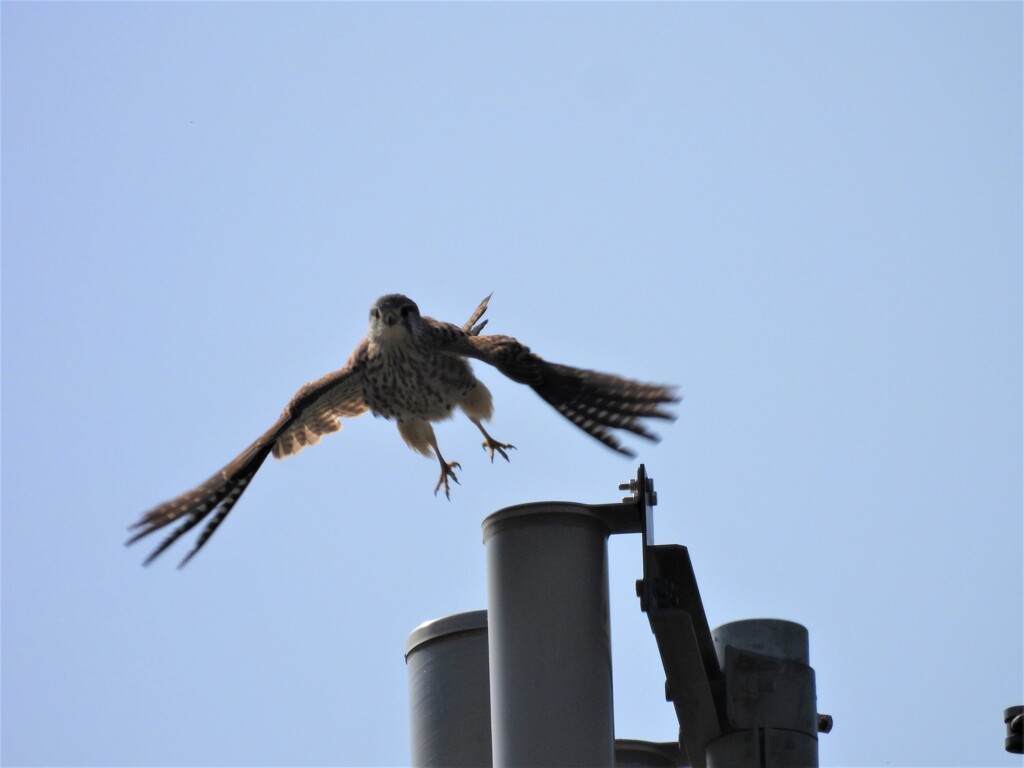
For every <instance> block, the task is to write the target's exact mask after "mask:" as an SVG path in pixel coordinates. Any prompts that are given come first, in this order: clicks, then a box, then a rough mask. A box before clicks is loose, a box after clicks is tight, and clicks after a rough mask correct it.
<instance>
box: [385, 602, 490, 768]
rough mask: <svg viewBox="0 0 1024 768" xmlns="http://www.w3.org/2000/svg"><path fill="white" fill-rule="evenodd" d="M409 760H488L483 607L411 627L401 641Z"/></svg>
mask: <svg viewBox="0 0 1024 768" xmlns="http://www.w3.org/2000/svg"><path fill="white" fill-rule="evenodd" d="M405 661H406V665H407V667H408V670H409V709H410V712H409V714H410V718H409V725H410V731H411V736H412V765H413V766H415V768H433V767H434V766H438V767H439V766H466V767H467V768H469V767H472V768H483V767H484V766H490V764H491V710H490V693H489V690H488V683H487V675H488V672H487V611H472V612H470V613H457V614H454V615H452V616H445V617H444V618H441V619H437V620H435V621H428V622H426V623H425V624H421V625H420V626H418V627H416V629H414V630H413V631H412V633H411V634H410V635H409V639H408V640H406V643H405Z"/></svg>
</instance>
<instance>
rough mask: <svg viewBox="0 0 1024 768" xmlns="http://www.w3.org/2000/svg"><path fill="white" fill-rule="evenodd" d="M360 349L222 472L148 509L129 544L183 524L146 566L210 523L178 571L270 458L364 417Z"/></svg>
mask: <svg viewBox="0 0 1024 768" xmlns="http://www.w3.org/2000/svg"><path fill="white" fill-rule="evenodd" d="M362 349H363V347H362V345H361V346H360V347H359V348H358V349H357V350H356V352H355V353H353V356H352V358H351V359H350V360H349V365H347V366H345V367H344V368H342V369H341V370H339V371H335V372H334V373H330V374H328V375H326V376H324V377H323V378H320V379H318V380H316V381H313V382H310V383H309V384H306V385H305V386H304V387H302V388H301V389H300V390H299V391H298V392H297V393H296V394H295V397H293V398H292V400H291V402H290V403H288V407H287V408H285V409H284V412H283V413H282V414H281V417H280V418H279V419H278V420H277V422H276V423H275V424H274V425H273V426H272V427H271V428H270V429H268V430H267V431H266V432H264V433H263V434H262V435H261V436H260V437H259V438H258V439H257V440H256V441H255V442H254V443H253V444H252V445H250V446H249V447H248V448H246V449H245V450H244V451H242V452H241V453H240V454H239V455H238V456H237V457H235V459H234V460H233V461H232V462H231V463H230V464H228V465H227V466H226V467H224V468H223V469H222V470H220V472H218V473H216V474H215V475H214V476H213V477H211V478H210V479H209V480H207V481H206V482H204V483H200V484H199V485H197V486H196V487H195V488H193V489H191V490H189V491H186V492H185V493H183V494H181V495H180V496H178V497H176V498H174V499H171V500H170V501H166V502H164V503H163V504H161V505H160V506H158V507H156V508H154V509H152V510H150V511H149V512H147V513H146V514H145V515H143V516H142V518H141V519H140V520H139V521H138V522H137V523H135V524H134V525H132V526H131V528H130V530H134V531H136V533H135V534H134V535H133V536H132V537H131V538H130V539H129V540H128V542H127V543H128V544H133V543H134V542H136V541H138V540H139V539H142V538H145V537H146V536H149V535H150V534H151V533H153V532H155V531H157V530H159V529H161V528H163V527H164V526H167V525H170V524H171V523H174V522H177V521H179V520H180V521H181V523H180V525H178V527H177V528H175V529H174V530H173V531H172V532H171V533H170V534H169V535H168V536H167V537H166V538H165V539H164V540H163V541H162V542H161V543H160V545H159V546H158V547H157V548H156V549H155V550H154V551H153V552H152V553H151V554H150V555H149V557H148V558H146V561H145V564H146V565H149V563H151V562H153V560H154V559H156V558H157V557H158V556H159V555H160V554H161V553H163V552H164V551H165V550H166V549H167V548H168V547H170V546H171V545H172V544H173V543H174V542H176V541H177V540H178V539H180V538H181V537H182V536H184V535H185V534H186V533H188V532H189V531H190V530H192V529H193V528H194V527H195V526H196V525H198V524H199V523H201V522H202V521H203V520H206V519H208V521H207V523H206V527H205V528H204V529H203V532H202V533H201V534H200V536H199V538H198V539H197V540H196V543H195V546H194V547H193V548H192V550H191V551H190V552H189V553H188V554H187V555H186V556H185V559H184V560H182V561H181V564H180V565H179V566H178V567H179V568H180V567H182V566H184V565H185V564H186V563H187V562H188V561H189V560H191V559H192V558H193V557H194V556H195V554H196V553H197V552H198V551H199V550H200V549H202V548H203V545H204V544H206V542H207V541H208V540H209V539H210V537H211V536H212V535H213V533H214V531H216V530H217V528H218V527H219V526H220V524H221V523H222V522H224V518H225V517H227V516H228V513H229V512H231V509H232V507H234V506H235V504H236V503H237V502H238V499H239V497H241V495H242V493H243V492H244V491H245V489H246V488H247V487H248V486H249V482H250V481H251V480H252V478H253V477H254V476H255V475H256V473H257V472H258V471H259V469H260V467H261V466H263V462H264V461H266V459H267V456H269V455H270V454H271V453H273V454H274V456H276V457H278V458H282V457H284V456H289V455H291V454H293V453H297V452H299V451H300V450H302V448H304V447H305V446H306V445H313V444H315V443H317V442H319V440H320V437H321V436H322V435H324V434H327V433H330V432H337V431H338V430H339V429H341V424H340V422H339V421H338V419H339V418H341V417H343V416H349V417H351V416H358V415H360V414H361V413H363V412H365V411H366V410H367V406H366V403H365V402H364V401H363V396H362V382H361V375H360V370H361V369H360V366H359V362H360V361H361V356H360V355H359V353H360V351H361V350H362Z"/></svg>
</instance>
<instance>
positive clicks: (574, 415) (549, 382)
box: [458, 335, 679, 456]
mask: <svg viewBox="0 0 1024 768" xmlns="http://www.w3.org/2000/svg"><path fill="white" fill-rule="evenodd" d="M458 346H459V347H460V351H462V352H463V353H464V354H466V355H467V356H468V357H473V358H475V359H477V360H480V361H482V362H485V363H487V364H489V365H493V366H494V367H495V368H497V369H498V370H499V371H501V372H502V373H503V374H505V375H506V376H508V377H509V378H510V379H512V380H513V381H517V382H519V383H521V384H526V385H528V386H530V387H531V388H532V389H533V391H534V392H536V393H537V394H538V395H540V396H541V397H542V398H543V399H544V401H545V402H547V403H548V404H550V405H551V406H552V407H554V408H555V410H557V411H558V412H559V413H560V414H562V415H563V416H564V417H565V418H567V419H569V421H571V422H572V423H573V424H575V425H576V426H577V427H579V428H580V429H582V430H583V431H584V432H586V433H587V434H589V435H591V436H592V437H594V438H596V439H597V440H600V441H601V442H602V443H604V444H605V445H607V446H608V447H609V448H611V449H613V450H615V451H618V452H619V453H623V454H625V455H627V456H633V455H635V454H634V453H633V452H632V451H631V450H629V449H628V448H625V447H623V445H622V444H621V443H620V442H619V440H618V438H617V436H616V435H615V434H614V433H613V432H612V431H611V430H613V429H621V430H625V431H627V432H632V433H633V434H635V435H639V436H640V437H643V438H646V439H648V440H653V441H657V440H658V436H657V435H655V434H654V433H653V432H651V431H649V430H648V429H647V428H646V427H645V426H644V424H643V423H642V422H641V421H640V420H641V419H644V418H653V419H667V420H674V419H675V416H674V415H673V414H672V413H671V412H669V411H668V410H665V409H664V408H663V407H662V406H664V405H666V404H669V403H676V402H679V397H678V396H677V395H676V390H675V387H669V386H663V385H660V384H646V383H644V382H641V381H635V380H633V379H625V378H622V377H621V376H614V375H612V374H609V373H599V372H598V371H591V370H587V369H584V368H573V367H572V366H568V365H560V364H558V363H549V362H547V361H546V360H544V359H543V358H541V357H540V356H538V355H536V354H534V353H533V352H531V351H530V348H529V347H527V346H526V345H525V344H522V343H520V342H519V341H518V340H516V339H514V338H512V337H511V336H498V335H495V336H466V337H463V339H462V340H461V341H460V343H459V344H458Z"/></svg>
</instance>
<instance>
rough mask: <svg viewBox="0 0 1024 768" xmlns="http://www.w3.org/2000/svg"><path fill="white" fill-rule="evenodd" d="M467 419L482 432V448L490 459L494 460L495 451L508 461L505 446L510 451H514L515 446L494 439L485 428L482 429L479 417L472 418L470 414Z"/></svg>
mask: <svg viewBox="0 0 1024 768" xmlns="http://www.w3.org/2000/svg"><path fill="white" fill-rule="evenodd" d="M469 420H470V421H472V422H473V423H474V424H476V428H477V429H479V430H480V432H482V433H483V436H484V441H483V443H481V445H483V448H484V450H485V451H487V452H488V453H489V454H490V455H491V461H492V462H493V461H494V452H495V451H497V452H498V453H500V454H501V458H503V459H504V460H505V461H508V454H507V453H505V449H506V448H507V449H509V450H510V451H514V450H515V449H516V447H515V446H514V445H512V444H511V443H499V442H498V441H497V440H495V439H494V438H493V437H491V436H490V435H489V434H487V430H486V429H484V425H483V424H482V423H481V422H480V419H474V418H473V417H472V416H470V417H469Z"/></svg>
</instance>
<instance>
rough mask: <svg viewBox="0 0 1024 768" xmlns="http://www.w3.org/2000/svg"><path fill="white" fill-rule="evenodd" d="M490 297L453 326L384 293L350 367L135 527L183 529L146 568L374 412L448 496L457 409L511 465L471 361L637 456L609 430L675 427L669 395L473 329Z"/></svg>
mask: <svg viewBox="0 0 1024 768" xmlns="http://www.w3.org/2000/svg"><path fill="white" fill-rule="evenodd" d="M490 298H491V297H490V296H488V297H487V298H486V299H484V300H483V301H482V302H481V303H480V306H479V307H477V308H476V311H474V312H473V314H472V316H471V317H470V318H469V320H467V321H466V322H465V323H464V324H463V325H461V326H457V325H452V324H451V323H444V322H441V321H439V320H435V319H433V318H431V317H424V316H423V315H421V314H420V310H419V307H417V306H416V304H415V302H413V301H412V300H411V299H409V298H407V297H405V296H402V295H400V294H389V295H387V296H381V297H380V298H379V299H377V301H375V302H374V303H373V306H372V307H371V308H370V325H369V329H368V331H367V334H366V338H364V339H363V340H362V341H360V342H359V344H358V345H357V346H356V348H355V350H354V351H353V352H352V354H351V355H350V356H349V359H348V362H347V363H346V364H345V367H344V368H342V369H340V370H338V371H335V372H334V373H329V374H327V375H326V376H324V377H322V378H320V379H317V380H316V381H312V382H310V383H308V384H306V385H305V386H304V387H302V388H301V389H300V390H299V391H298V392H297V393H296V394H295V397H293V398H292V400H291V402H290V403H288V406H287V407H286V408H285V409H284V412H283V413H282V414H281V417H280V418H279V419H278V420H277V421H276V422H275V423H274V425H273V426H272V427H271V428H270V429H268V430H267V431H266V432H264V433H263V434H262V435H261V436H260V437H259V438H257V439H256V441H255V442H254V443H253V444H252V445H250V446H249V447H248V448H246V449H245V450H244V451H242V452H241V453H240V454H239V455H238V456H237V457H235V459H234V460H232V461H231V463H229V464H228V465H227V466H226V467H224V468H223V469H222V470H220V471H219V472H217V473H216V474H215V475H214V476H213V477H211V478H210V479H209V480H207V481H206V482H204V483H200V484H199V485H197V486H196V487H195V488H193V489H191V490H189V491H186V492H185V493H183V494H181V495H180V496H178V497H177V498H174V499H171V500H170V501H167V502H164V503H163V504H161V505H160V506H158V507H156V508H155V509H152V510H150V511H149V512H147V513H146V514H145V515H143V516H142V518H141V519H140V520H139V521H138V522H137V523H135V524H134V525H133V526H132V527H131V530H134V531H136V532H135V533H134V535H133V536H132V538H131V539H129V540H128V542H127V543H128V544H132V543H134V542H136V541H138V540H139V539H141V538H143V537H145V536H148V535H149V534H151V533H153V532H154V531H156V530H158V529H160V528H163V527H164V526H166V525H170V524H171V523H175V522H179V521H180V523H179V525H178V526H177V527H176V528H174V529H173V530H172V531H171V533H170V535H169V536H167V538H166V539H164V541H163V542H161V544H160V546H158V547H157V548H156V549H155V550H154V551H153V553H152V554H151V555H150V556H149V557H148V558H147V559H146V564H147V565H148V564H149V563H150V562H152V561H153V559H154V558H156V557H157V556H158V555H159V554H160V553H162V552H163V551H164V550H166V549H167V548H168V547H169V546H171V544H173V543H174V542H175V541H177V540H178V539H179V538H180V537H181V536H183V535H184V534H185V533H187V532H188V531H190V530H191V529H192V528H194V527H195V526H196V525H198V524H199V523H200V522H202V521H203V520H205V519H207V518H209V521H208V522H207V524H206V527H205V528H204V529H203V532H202V534H201V535H200V536H199V538H198V539H197V541H196V543H195V546H194V547H193V548H192V550H191V551H190V552H189V553H188V555H186V556H185V559H184V560H182V561H181V565H179V567H181V566H184V565H185V564H186V563H187V562H188V561H189V560H191V559H192V557H193V556H194V555H195V554H196V553H197V552H198V551H199V550H200V549H201V548H202V546H203V545H204V544H205V543H206V542H207V541H208V540H209V538H210V536H211V535H213V532H214V531H216V530H217V527H218V526H219V525H220V524H221V523H222V522H223V521H224V518H225V517H227V514H228V513H229V512H230V511H231V509H232V507H234V505H235V503H236V502H237V501H238V498H239V497H240V496H241V495H242V492H243V491H244V490H245V489H246V488H247V487H248V485H249V482H250V481H251V480H252V478H253V476H254V475H255V474H256V472H257V471H258V470H259V468H260V466H261V465H262V464H263V462H264V461H265V460H266V458H267V456H269V455H270V454H274V456H275V457H277V458H279V459H280V458H284V457H285V456H291V455H292V454H294V453H298V452H299V451H301V450H302V449H303V448H305V447H306V446H307V445H314V444H315V443H317V442H319V441H320V438H321V437H323V436H324V435H326V434H328V433H330V432H337V431H338V430H339V429H341V421H340V419H343V418H352V417H355V416H359V415H361V414H363V413H366V412H367V411H371V412H372V413H373V414H374V415H376V416H383V417H384V418H386V419H393V420H394V421H395V422H396V424H397V425H398V434H400V435H401V436H402V439H403V440H405V442H406V443H407V444H408V445H409V447H410V448H413V449H414V450H416V451H419V452H420V453H422V454H423V455H424V456H431V455H433V456H435V457H436V458H437V461H438V462H439V463H440V465H441V476H440V478H439V479H438V481H437V485H436V486H435V487H434V493H435V494H436V493H437V492H438V491H439V490H440V489H441V488H442V487H443V488H444V493H445V496H448V494H449V490H450V489H449V485H448V481H449V479H451V480H455V481H456V482H458V479H457V478H456V477H455V468H456V467H460V465H459V463H458V462H455V461H451V462H449V461H445V459H444V457H443V456H442V455H441V449H440V448H439V447H438V445H437V438H436V437H435V436H434V429H433V427H432V426H431V422H434V421H441V420H442V419H447V418H450V417H451V416H452V414H453V412H454V410H455V408H456V407H458V408H461V409H462V412H463V413H465V414H466V416H468V417H469V420H470V421H472V422H473V423H474V424H475V425H476V427H477V429H479V430H480V432H481V434H483V436H484V441H483V447H484V450H486V451H487V452H488V453H489V454H490V457H491V461H492V462H493V461H494V454H495V452H497V453H498V454H499V455H500V456H501V457H502V458H504V459H505V460H506V461H507V460H508V451H509V450H510V449H512V448H513V447H514V446H512V445H509V444H508V443H502V442H500V441H498V440H495V439H494V438H493V437H491V435H490V434H488V432H487V430H486V429H485V428H484V424H483V422H485V421H488V420H490V418H491V415H492V413H493V412H494V408H493V405H492V403H491V393H490V392H489V391H488V389H487V387H485V386H484V385H483V383H481V382H480V381H479V380H477V378H476V377H475V376H474V375H473V371H472V369H471V368H470V366H469V360H470V359H474V360H480V361H481V362H484V363H487V364H488V365H493V366H494V367H495V368H497V369H498V370H499V371H500V372H501V373H503V374H505V375H506V376H508V377H509V378H510V379H512V380H513V381H517V382H519V383H520V384H527V385H529V386H530V387H531V388H532V389H533V391H534V392H536V393H537V394H538V395H540V396H541V397H542V398H543V399H544V400H545V401H547V402H548V403H549V404H550V405H552V406H553V407H554V408H555V410H557V411H558V412H559V413H560V414H562V415H563V416H564V417H565V418H567V419H569V420H570V421H571V422H572V423H573V424H575V425H576V426H577V427H579V428H580V429H582V430H584V431H585V432H587V433H588V434H590V435H591V436H593V437H595V438H597V439H598V440H600V441H601V442H602V443H604V444H605V445H607V446H608V447H609V448H612V449H613V450H615V451H618V452H620V453H623V454H626V455H627V456H632V455H633V453H632V452H631V451H629V450H628V449H626V448H624V447H623V446H622V445H621V444H620V443H619V441H618V439H617V438H616V436H615V435H614V434H613V433H612V431H611V430H613V429H621V430H625V431H627V432H632V433H634V434H636V435H640V436H641V437H644V438H647V439H649V440H657V439H658V438H657V436H656V435H654V434H653V433H651V432H649V431H648V430H647V429H646V428H645V427H644V425H643V424H642V423H641V422H640V419H641V418H644V417H649V418H657V419H672V418H674V417H673V415H672V414H671V413H670V412H669V411H667V410H665V409H664V408H662V406H663V405H665V404H667V403H675V402H678V398H677V397H676V394H675V388H674V387H669V386H659V385H656V384H644V383H642V382H639V381H633V380H631V379H624V378H620V377H619V376H613V375H611V374H607V373H598V372H596V371H590V370H585V369H582V368H572V367H570V366H567V365H559V364H557V363H549V362H548V361H546V360H544V359H543V358H541V357H538V356H537V355H535V354H534V353H533V352H531V351H530V349H529V347H527V346H526V345H524V344H522V343H520V342H519V341H517V340H516V339H514V338H512V337H511V336H499V335H481V334H480V332H481V331H482V330H483V328H484V326H485V325H486V324H487V320H483V321H482V322H478V321H480V318H481V317H482V316H483V314H484V312H485V311H486V310H487V303H488V301H490Z"/></svg>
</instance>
